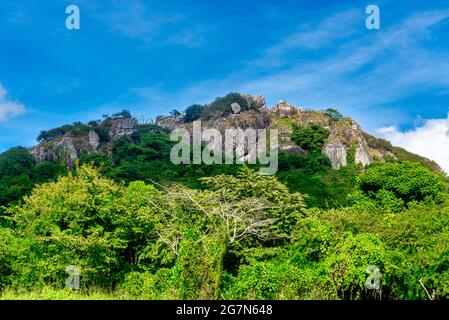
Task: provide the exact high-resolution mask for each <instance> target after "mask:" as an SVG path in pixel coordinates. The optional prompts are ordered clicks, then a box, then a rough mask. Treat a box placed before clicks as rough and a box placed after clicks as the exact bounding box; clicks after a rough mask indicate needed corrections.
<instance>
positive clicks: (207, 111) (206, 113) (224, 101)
mask: <svg viewBox="0 0 449 320" xmlns="http://www.w3.org/2000/svg"><path fill="white" fill-rule="evenodd" d="M234 102H236V103H238V104H239V105H240V107H241V110H242V111H245V110H248V109H249V104H248V101H247V100H246V99H245V97H243V96H242V95H241V94H240V93H236V92H231V93H228V94H227V95H226V96H224V97H219V98H216V99H215V101H214V102H212V103H211V104H209V105H206V106H205V108H204V109H203V112H202V115H201V118H203V119H205V120H209V119H215V118H219V117H222V116H225V115H227V114H230V113H232V109H231V104H233V103H234Z"/></svg>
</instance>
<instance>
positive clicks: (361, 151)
mask: <svg viewBox="0 0 449 320" xmlns="http://www.w3.org/2000/svg"><path fill="white" fill-rule="evenodd" d="M326 144H327V145H331V146H336V145H341V146H343V148H344V150H345V151H344V153H345V157H344V158H345V159H344V164H343V162H342V161H343V160H342V159H343V158H342V157H341V156H340V155H336V154H335V155H331V156H329V155H328V154H329V153H332V152H334V153H335V152H337V149H339V150H338V153H342V152H343V149H341V147H338V148H335V147H334V148H333V149H332V148H330V149H329V150H327V151H326V150H325V148H326V145H325V147H324V148H323V153H324V154H326V155H328V156H329V158H330V159H331V162H332V167H334V168H335V167H337V166H338V168H339V167H340V166H342V165H343V166H346V156H347V151H349V150H355V156H354V162H355V163H356V164H358V163H360V164H362V165H363V166H367V165H369V164H371V163H373V158H372V156H371V154H370V153H371V150H370V148H369V147H368V143H367V142H366V139H365V137H364V136H363V131H362V129H361V128H360V126H359V125H358V124H357V123H356V122H354V121H353V120H351V119H349V118H344V119H342V120H340V121H338V122H337V123H336V124H335V125H334V126H333V128H331V132H330V135H329V137H328V139H327V140H326ZM331 151H332V152H331ZM334 161H335V163H334Z"/></svg>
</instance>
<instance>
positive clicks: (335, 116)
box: [324, 108, 343, 121]
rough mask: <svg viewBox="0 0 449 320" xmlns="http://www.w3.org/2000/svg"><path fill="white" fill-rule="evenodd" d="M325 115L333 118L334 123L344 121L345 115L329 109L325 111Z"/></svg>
mask: <svg viewBox="0 0 449 320" xmlns="http://www.w3.org/2000/svg"><path fill="white" fill-rule="evenodd" d="M324 113H325V114H327V115H328V116H329V117H331V118H332V120H334V121H339V120H341V119H343V115H342V114H341V113H340V112H338V110H336V109H332V108H329V109H326V110H324Z"/></svg>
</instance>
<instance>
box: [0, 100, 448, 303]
mask: <svg viewBox="0 0 449 320" xmlns="http://www.w3.org/2000/svg"><path fill="white" fill-rule="evenodd" d="M242 104H243V103H242ZM217 110H218V111H217ZM219 110H220V109H219V108H218V107H216V108H215V109H212V110H209V111H208V113H207V116H208V117H211V116H212V114H213V113H214V112H215V113H217V112H218V113H220V112H219ZM201 112H204V111H203V110H202V107H201V106H198V105H194V106H192V107H191V108H190V109H188V114H189V117H191V118H192V119H195V118H197V117H198V116H199V115H200V114H201ZM335 112H336V111H335ZM335 112H334V114H335ZM117 116H122V117H123V116H126V117H128V116H129V115H128V114H117ZM334 116H335V117H340V115H339V114H338V113H336V114H335V115H334ZM89 128H96V129H97V130H98V132H100V133H101V130H100V129H101V128H100V127H98V122H97V123H95V122H92V123H90V124H87V125H83V124H74V125H72V126H66V127H62V128H59V129H56V130H53V131H45V132H42V133H41V135H40V136H39V138H38V139H39V140H40V141H45V140H49V139H51V138H53V137H55V136H60V135H64V134H65V133H66V132H68V131H73V130H76V129H79V130H81V131H83V130H87V129H89ZM100 136H101V135H100ZM103 136H105V135H103ZM326 137H327V133H326V131H325V130H324V129H323V128H322V127H320V126H310V127H301V126H296V127H295V129H294V132H293V134H292V140H293V141H294V142H295V143H296V144H298V145H299V146H301V147H302V148H304V149H306V150H308V151H309V152H307V153H305V154H283V153H281V154H280V157H279V171H278V173H277V174H276V176H264V175H261V174H259V173H258V170H256V169H257V167H258V165H251V166H246V165H243V166H241V165H174V164H172V163H171V162H170V149H171V147H172V145H173V142H172V141H170V139H169V135H168V133H167V131H166V130H164V129H163V128H159V127H157V126H155V125H154V124H150V125H148V124H147V125H139V126H137V128H136V130H135V131H134V132H133V134H131V135H129V136H124V137H122V138H120V139H117V140H116V141H114V142H113V143H112V152H111V154H107V153H102V152H98V153H83V154H81V155H80V157H79V159H78V160H77V161H76V163H75V165H74V166H73V167H71V168H67V166H65V165H63V164H61V163H58V162H49V161H44V162H40V163H37V162H36V161H35V159H34V158H33V157H32V156H31V154H30V153H29V151H28V150H27V149H25V148H20V147H16V148H12V149H10V150H8V151H6V152H4V153H2V154H0V205H1V208H0V297H1V298H3V299H16V298H43V299H95V298H106V299H447V298H449V196H448V195H449V194H448V179H447V177H446V176H445V175H444V174H442V173H441V172H437V171H434V170H432V169H430V168H428V167H426V166H424V165H423V164H421V163H418V162H413V161H406V160H404V159H399V160H395V161H393V160H391V161H385V162H376V163H374V164H371V165H369V166H367V167H362V166H361V165H358V164H354V163H348V165H347V166H346V167H342V168H340V169H339V170H333V169H332V168H331V165H330V162H329V159H328V158H326V157H325V156H323V155H322V154H321V152H320V151H321V148H322V145H323V141H324V139H326ZM104 139H107V137H105V138H104ZM68 266H76V267H77V268H79V270H80V288H79V290H72V289H68V288H66V279H67V276H68V275H67V272H66V270H67V267H68ZM373 266H375V267H376V268H378V270H379V273H378V275H377V276H378V278H379V281H380V283H379V286H378V287H376V288H375V289H367V286H366V283H367V278H368V277H370V276H372V275H371V274H370V273H369V272H368V273H367V269H369V267H373Z"/></svg>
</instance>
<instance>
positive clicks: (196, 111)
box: [184, 104, 204, 122]
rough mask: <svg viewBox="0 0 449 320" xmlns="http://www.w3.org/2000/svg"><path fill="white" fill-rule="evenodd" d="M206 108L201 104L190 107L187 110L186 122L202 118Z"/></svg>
mask: <svg viewBox="0 0 449 320" xmlns="http://www.w3.org/2000/svg"><path fill="white" fill-rule="evenodd" d="M203 110H204V106H202V105H199V104H194V105H191V106H190V107H188V108H187V109H186V111H185V118H184V121H185V122H193V121H195V120H198V119H199V118H201V114H202V112H203Z"/></svg>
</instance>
